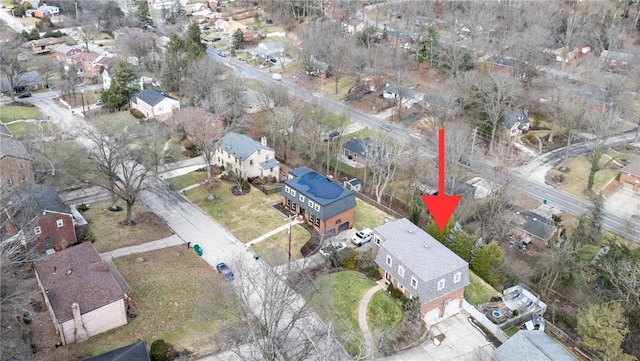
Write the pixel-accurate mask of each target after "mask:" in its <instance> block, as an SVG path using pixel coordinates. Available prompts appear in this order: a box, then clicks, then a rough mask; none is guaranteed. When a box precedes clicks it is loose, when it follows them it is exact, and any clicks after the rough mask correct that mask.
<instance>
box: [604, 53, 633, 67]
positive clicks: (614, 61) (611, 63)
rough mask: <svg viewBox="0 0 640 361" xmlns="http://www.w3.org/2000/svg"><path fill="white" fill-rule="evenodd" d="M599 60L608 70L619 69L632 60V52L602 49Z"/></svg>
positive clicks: (627, 65)
mask: <svg viewBox="0 0 640 361" xmlns="http://www.w3.org/2000/svg"><path fill="white" fill-rule="evenodd" d="M600 62H602V65H603V66H604V67H605V68H607V69H608V70H611V71H621V70H625V69H626V68H627V67H629V64H631V63H632V62H633V54H629V53H621V52H617V51H609V50H603V51H602V53H601V54H600Z"/></svg>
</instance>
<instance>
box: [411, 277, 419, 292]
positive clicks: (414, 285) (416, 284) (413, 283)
mask: <svg viewBox="0 0 640 361" xmlns="http://www.w3.org/2000/svg"><path fill="white" fill-rule="evenodd" d="M411 287H413V288H416V289H417V288H418V280H417V279H415V278H413V277H411Z"/></svg>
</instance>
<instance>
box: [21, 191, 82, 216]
mask: <svg viewBox="0 0 640 361" xmlns="http://www.w3.org/2000/svg"><path fill="white" fill-rule="evenodd" d="M10 200H11V201H13V203H14V204H24V205H28V206H29V207H30V208H29V210H28V211H29V212H32V213H33V214H34V215H36V214H39V213H42V212H43V211H53V212H60V213H69V214H71V211H70V209H69V207H68V206H67V205H66V204H64V202H63V201H62V199H61V198H60V196H59V195H58V193H56V190H55V189H53V187H50V186H47V185H44V184H32V183H26V184H24V185H22V186H21V187H20V188H18V189H16V190H15V191H14V192H13V193H12V194H11V195H10Z"/></svg>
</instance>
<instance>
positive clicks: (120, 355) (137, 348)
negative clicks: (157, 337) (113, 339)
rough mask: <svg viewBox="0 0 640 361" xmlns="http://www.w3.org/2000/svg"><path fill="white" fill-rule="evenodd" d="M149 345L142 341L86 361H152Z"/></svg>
mask: <svg viewBox="0 0 640 361" xmlns="http://www.w3.org/2000/svg"><path fill="white" fill-rule="evenodd" d="M150 360H151V359H150V358H149V353H148V352H147V344H146V342H144V340H142V341H138V342H136V343H132V344H131V345H127V346H124V347H120V348H119V349H115V350H111V351H108V352H105V353H103V354H100V355H97V356H93V357H89V358H88V359H84V361H150Z"/></svg>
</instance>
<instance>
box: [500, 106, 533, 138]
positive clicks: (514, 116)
mask: <svg viewBox="0 0 640 361" xmlns="http://www.w3.org/2000/svg"><path fill="white" fill-rule="evenodd" d="M502 119H504V126H505V128H506V133H507V138H508V139H509V141H510V142H515V141H516V139H517V138H518V135H520V134H526V133H527V132H528V131H529V117H527V113H525V111H524V110H522V109H516V110H511V111H508V112H504V113H502Z"/></svg>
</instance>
